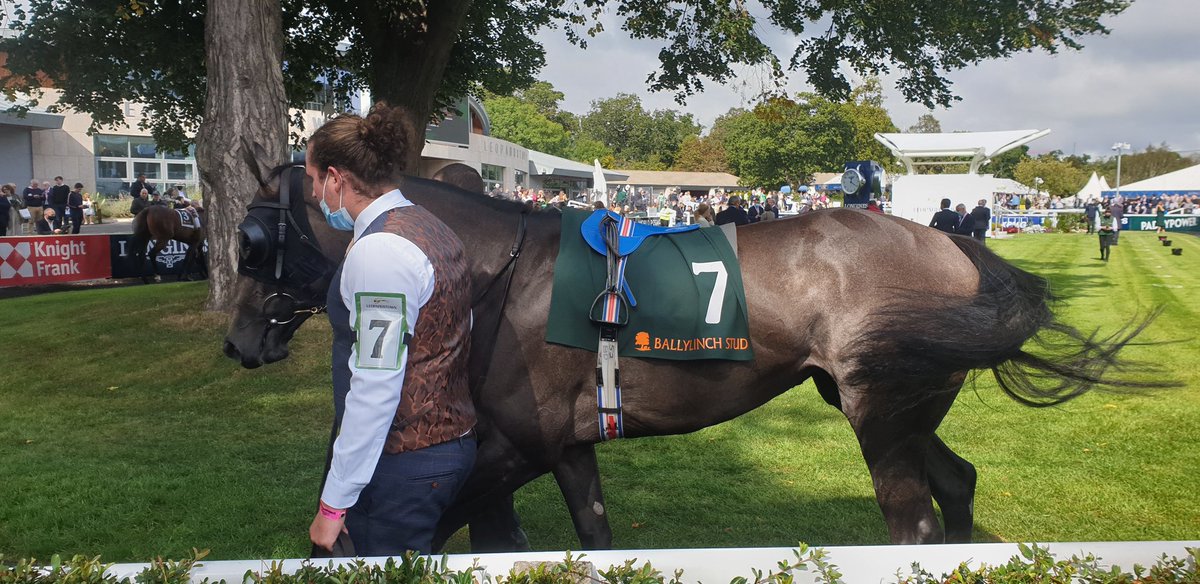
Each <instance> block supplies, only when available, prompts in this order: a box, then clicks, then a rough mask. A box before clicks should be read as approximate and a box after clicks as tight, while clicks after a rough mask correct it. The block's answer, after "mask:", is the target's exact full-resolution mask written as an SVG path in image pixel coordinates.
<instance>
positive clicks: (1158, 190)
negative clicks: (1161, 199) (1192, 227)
mask: <svg viewBox="0 0 1200 584" xmlns="http://www.w3.org/2000/svg"><path fill="white" fill-rule="evenodd" d="M1103 192H1104V196H1106V197H1111V196H1113V195H1115V194H1117V191H1116V190H1115V189H1114V190H1108V189H1105V190H1104V191H1103ZM1154 195H1200V164H1197V165H1196V166H1189V167H1188V168H1185V169H1182V170H1176V171H1175V172H1168V173H1167V174H1162V175H1159V176H1156V177H1154V178H1148V179H1146V180H1140V181H1138V182H1135V183H1129V184H1128V185H1122V186H1121V196H1122V197H1141V196H1148V197H1149V196H1154Z"/></svg>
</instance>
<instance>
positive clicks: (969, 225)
mask: <svg viewBox="0 0 1200 584" xmlns="http://www.w3.org/2000/svg"><path fill="white" fill-rule="evenodd" d="M954 214H955V215H957V216H958V219H957V221H956V223H955V224H954V233H955V234H956V235H966V236H967V237H970V236H971V234H972V233H974V232H975V218H974V217H972V216H971V214H970V213H967V206H966V205H964V204H962V203H959V204H958V206H957V207H955V208H954Z"/></svg>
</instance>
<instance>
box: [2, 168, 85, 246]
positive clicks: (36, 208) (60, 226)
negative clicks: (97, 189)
mask: <svg viewBox="0 0 1200 584" xmlns="http://www.w3.org/2000/svg"><path fill="white" fill-rule="evenodd" d="M93 215H94V211H93V208H92V200H91V197H90V196H89V195H88V194H86V193H84V192H83V183H78V182H77V183H75V184H74V185H72V186H68V185H67V183H66V181H65V180H64V179H63V177H61V176H56V177H54V183H53V184H51V183H50V181H42V182H38V180H37V179H34V180H31V181H29V186H27V187H25V188H24V189H23V190H21V192H19V193H18V192H17V185H16V184H14V183H8V184H5V185H3V186H2V187H0V236H18V235H54V234H65V233H79V232H80V230H81V229H82V227H83V225H84V223H85V222H86V223H90V222H91V218H92V216H93Z"/></svg>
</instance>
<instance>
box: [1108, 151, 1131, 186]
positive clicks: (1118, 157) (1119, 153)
mask: <svg viewBox="0 0 1200 584" xmlns="http://www.w3.org/2000/svg"><path fill="white" fill-rule="evenodd" d="M1112 149H1113V150H1116V152H1117V195H1116V197H1113V198H1119V197H1120V196H1121V153H1123V152H1125V151H1126V150H1130V149H1131V148H1130V146H1129V143H1128V142H1117V143H1116V144H1113V147H1112Z"/></svg>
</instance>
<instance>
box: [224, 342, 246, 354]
mask: <svg viewBox="0 0 1200 584" xmlns="http://www.w3.org/2000/svg"><path fill="white" fill-rule="evenodd" d="M225 356H226V357H229V358H230V359H238V358H240V357H241V356H242V354H241V352H240V351H238V350H237V347H236V346H234V344H233V343H231V342H229V340H228V339H226V340H225Z"/></svg>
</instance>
